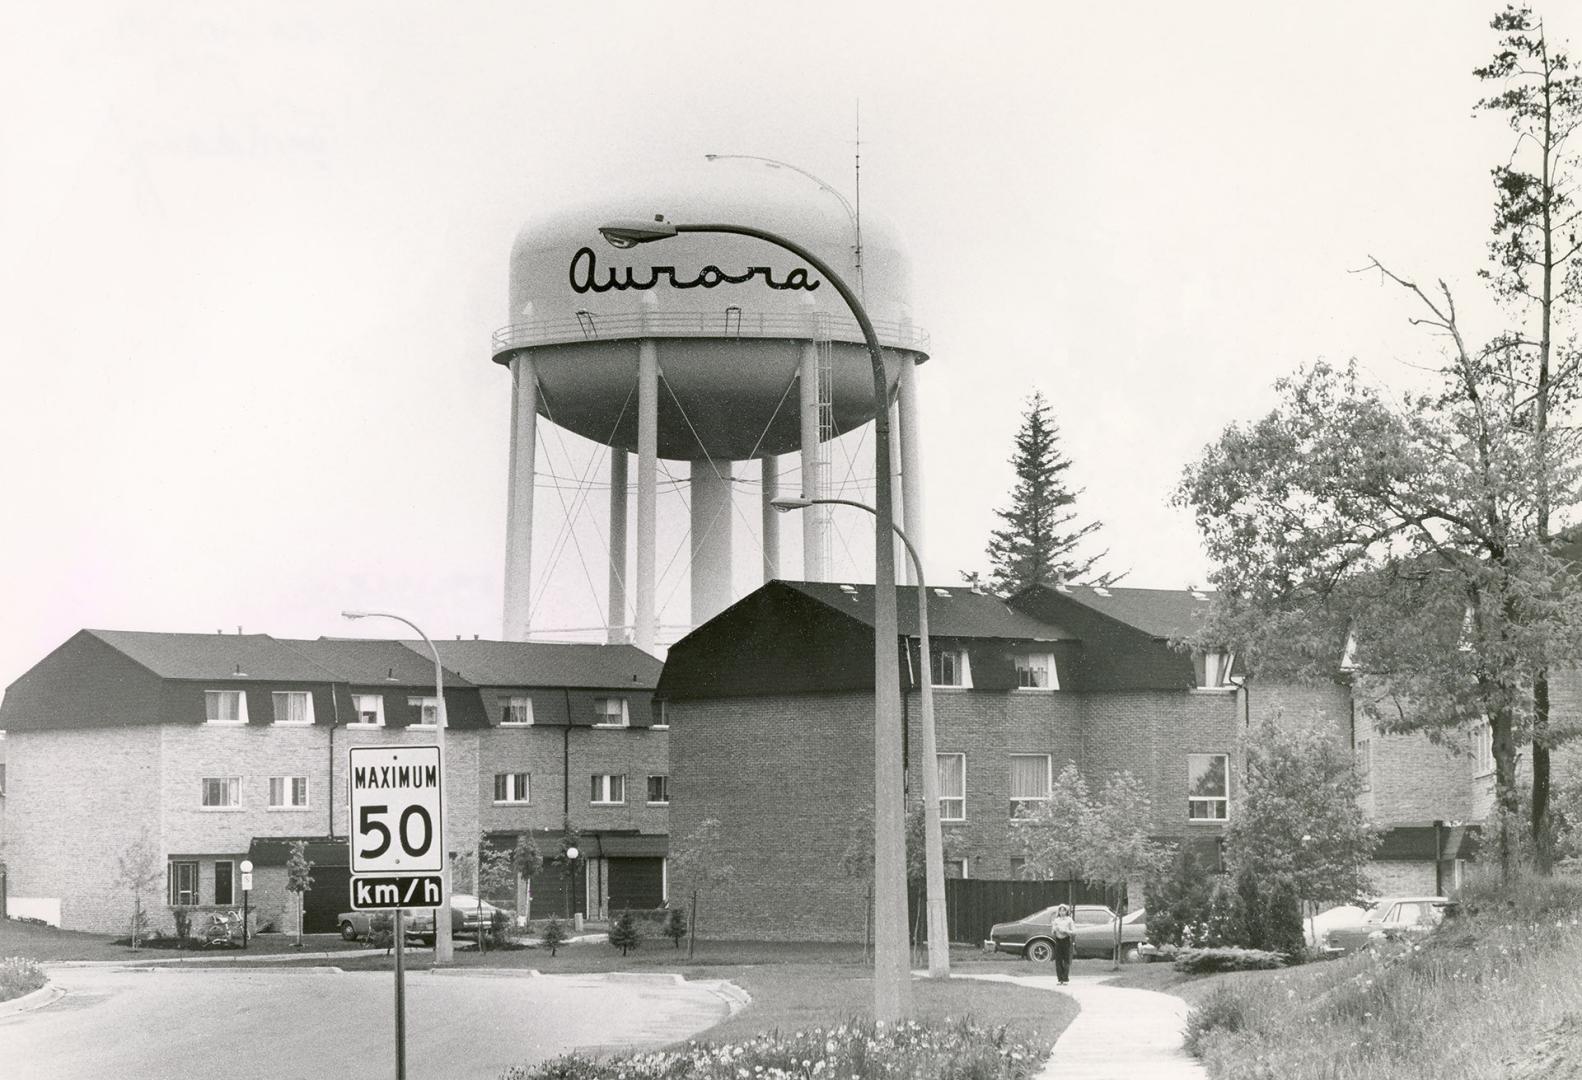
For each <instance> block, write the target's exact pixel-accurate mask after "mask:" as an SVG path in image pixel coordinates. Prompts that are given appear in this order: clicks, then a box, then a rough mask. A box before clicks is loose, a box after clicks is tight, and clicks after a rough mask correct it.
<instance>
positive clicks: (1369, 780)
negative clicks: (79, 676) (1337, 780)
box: [1356, 739, 1373, 791]
mask: <svg viewBox="0 0 1582 1080" xmlns="http://www.w3.org/2000/svg"><path fill="white" fill-rule="evenodd" d="M1356 756H1357V788H1358V790H1360V791H1372V790H1373V740H1372V739H1358V740H1357V751H1356Z"/></svg>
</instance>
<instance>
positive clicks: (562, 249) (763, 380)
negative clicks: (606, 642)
mask: <svg viewBox="0 0 1582 1080" xmlns="http://www.w3.org/2000/svg"><path fill="white" fill-rule="evenodd" d="M656 214H662V215H663V216H664V217H665V218H666V219H667V220H669V221H671V222H675V223H685V224H705V223H726V224H735V225H746V226H751V227H754V228H758V229H763V230H767V231H770V232H774V233H778V234H780V235H782V236H784V237H786V238H788V239H790V240H792V241H794V242H796V243H798V244H800V245H802V246H803V247H806V248H808V249H809V250H811V251H812V252H814V253H815V254H816V255H817V256H818V257H819V258H821V259H823V260H824V261H825V262H827V263H828V264H829V265H830V266H831V267H833V268H834V269H835V270H836V271H837V272H838V273H839V274H840V275H841V276H842V277H843V278H844V279H845V280H846V282H847V283H848V284H849V285H851V286H852V287H853V288H854V289H860V292H861V295H862V297H863V301H864V306H865V307H866V309H867V311H868V315H869V317H870V319H871V320H872V321H873V324H874V327H875V329H876V331H877V332H878V336H879V339H880V341H881V343H882V344H883V345H884V346H885V352H886V367H887V372H888V374H889V380H890V385H891V388H892V393H894V392H895V389H896V387H897V385H898V384H900V390H901V393H902V396H903V397H906V396H907V395H908V394H909V393H910V381H911V373H912V370H913V369H914V368H915V366H916V365H917V364H918V363H921V362H922V361H923V360H924V359H926V356H927V352H926V348H927V342H926V337H925V335H923V334H922V333H921V332H920V331H919V330H918V329H916V328H915V327H914V325H913V323H912V317H911V307H910V298H909V293H908V290H909V280H908V278H909V275H908V267H907V262H906V258H905V256H904V254H903V252H902V250H901V246H900V243H899V241H898V239H897V238H896V236H895V234H894V232H893V231H892V230H891V229H889V228H888V227H887V226H885V225H884V224H883V223H882V222H880V221H878V220H876V219H874V218H873V217H872V216H871V215H867V216H864V218H863V219H862V220H861V222H860V232H859V222H858V221H857V218H856V214H855V212H854V210H853V208H852V207H851V205H850V204H849V203H848V202H847V201H846V200H845V199H844V198H843V197H841V196H840V195H839V194H838V193H837V192H835V191H834V189H832V188H830V187H828V186H827V185H825V184H823V183H822V182H821V181H818V180H816V179H814V178H812V177H811V176H809V175H808V174H806V173H803V172H801V171H800V170H798V169H795V168H793V167H790V166H786V165H783V164H776V163H771V162H766V161H764V160H762V159H721V160H712V161H699V162H698V163H697V165H696V167H693V168H688V169H685V170H680V171H675V172H672V173H668V174H653V175H648V176H644V177H643V178H641V180H639V181H638V182H636V183H635V184H627V185H625V186H624V187H623V188H621V189H619V190H615V189H609V188H606V189H603V190H601V192H600V194H598V195H595V196H592V197H589V198H588V199H586V200H585V201H583V202H582V203H580V204H578V205H575V206H568V207H562V208H554V209H548V210H545V211H544V212H542V213H539V214H537V215H535V216H533V217H532V218H530V219H529V220H528V222H527V223H526V224H525V225H524V226H523V227H522V229H521V230H520V232H519V233H518V235H517V238H516V242H515V244H514V245H513V247H512V250H511V267H510V323H509V325H507V326H505V327H504V328H502V329H500V330H499V331H497V332H496V333H495V335H494V342H493V355H494V360H495V361H496V362H497V363H500V364H503V365H506V366H508V367H509V368H510V369H511V371H512V373H513V384H514V387H515V395H516V396H515V401H514V409H513V438H512V443H513V446H512V481H511V507H510V515H509V516H510V525H509V527H508V537H507V553H506V579H507V580H506V624H505V634H506V636H507V637H512V638H521V637H525V636H526V635H527V632H528V629H529V628H528V626H527V603H528V601H527V592H528V589H529V588H530V585H531V579H530V574H531V554H532V553H531V550H530V549H531V536H532V531H531V521H532V503H533V492H532V477H533V465H534V461H533V458H534V445H533V444H534V439H535V430H536V424H537V417H538V416H540V415H541V416H543V417H544V418H545V419H546V420H548V421H550V422H551V423H554V424H556V425H559V426H560V427H563V428H566V429H568V430H570V431H573V432H576V433H577V434H579V435H582V436H584V437H586V438H588V439H591V440H593V441H595V442H598V443H602V444H605V445H607V446H609V447H611V448H612V454H611V462H612V467H611V474H612V476H611V481H612V488H611V518H612V526H611V532H612V536H611V544H610V548H609V550H610V551H611V552H612V559H614V560H619V561H622V562H624V556H625V550H626V544H625V519H626V497H627V492H626V483H627V477H626V473H627V459H626V453H627V452H631V453H635V454H637V455H638V485H637V486H638V500H637V517H638V530H637V532H638V538H637V553H636V554H637V563H638V566H637V571H638V572H637V574H636V576H635V590H636V605H635V606H636V616H635V618H634V619H633V620H632V622H631V623H628V621H627V618H626V616H625V597H624V595H619V596H617V592H619V593H621V594H624V591H625V590H624V582H625V581H626V578H627V575H626V573H625V568H624V566H616V565H612V566H611V568H610V571H611V572H610V575H609V578H610V583H611V597H610V602H609V618H608V620H607V621H608V623H609V625H610V627H611V631H612V632H611V635H610V636H611V639H612V640H615V639H617V638H620V637H623V636H624V629H623V628H624V627H625V626H627V625H634V626H635V630H636V634H635V637H636V640H637V642H638V644H639V645H644V646H646V647H649V648H652V645H653V637H652V634H653V628H652V622H653V618H654V613H653V607H652V605H653V598H652V590H653V587H654V582H653V580H652V579H653V574H652V552H651V550H645V548H646V549H651V547H652V544H653V537H654V529H653V483H654V476H653V470H654V459H655V458H656V457H657V458H667V459H672V460H678V461H688V462H691V463H692V481H693V490H692V492H691V495H692V498H691V504H692V517H693V539H692V553H693V564H692V575H693V592H692V598H693V610H692V620H693V621H694V622H701V621H703V620H704V619H705V618H707V617H709V616H711V615H712V614H714V613H715V612H716V611H717V610H719V609H720V608H722V607H723V606H725V604H727V603H729V602H730V600H731V599H732V597H731V596H730V595H729V593H730V550H729V533H730V530H729V507H728V501H729V499H730V497H731V495H730V486H729V485H730V480H731V478H732V476H733V473H732V463H733V462H739V461H744V460H746V459H750V458H758V459H762V460H764V461H766V462H768V463H769V464H768V465H767V466H766V467H765V468H764V475H765V477H766V478H768V477H771V476H772V475H773V470H774V466H773V458H774V457H775V456H776V455H780V454H788V453H794V452H800V453H801V454H802V457H803V461H802V465H803V471H804V491H803V494H807V495H809V496H812V497H816V496H818V495H819V494H821V492H820V491H819V490H815V489H816V488H817V487H818V486H819V484H820V483H821V482H824V478H822V477H820V476H819V473H820V469H819V463H818V448H819V444H820V443H821V442H823V441H825V440H828V439H829V438H831V437H834V436H835V435H839V434H842V433H844V432H847V431H850V430H852V429H854V428H857V427H859V426H860V425H862V424H863V423H865V422H867V421H869V420H871V419H872V418H873V416H874V412H875V401H874V386H873V374H872V366H871V362H870V360H869V357H868V354H867V351H866V348H865V346H864V344H863V339H862V333H861V330H860V329H859V327H858V324H857V321H856V319H855V318H853V317H852V314H851V312H850V310H849V308H848V307H847V306H846V304H845V302H844V301H843V300H842V299H841V297H840V294H839V293H838V292H837V291H836V289H835V288H834V287H832V286H831V284H830V283H829V282H827V281H825V280H823V275H822V274H821V273H819V272H818V271H817V270H816V269H815V268H813V267H812V266H810V265H808V264H807V263H806V262H804V261H803V260H802V259H800V258H798V257H797V256H795V255H793V254H791V253H790V252H787V251H785V250H784V249H782V248H779V247H776V246H774V245H772V244H769V243H767V242H765V241H761V240H757V239H754V238H749V237H740V236H731V235H719V234H707V233H683V234H681V235H678V236H675V237H672V238H669V239H666V240H662V241H658V242H654V243H649V244H644V245H641V246H638V247H634V248H629V249H618V248H615V247H612V246H611V245H609V244H608V243H606V242H605V241H604V239H603V238H602V237H601V236H600V234H599V227H600V226H601V225H605V224H608V223H610V222H612V221H620V220H628V221H629V220H633V219H639V220H652V219H653V217H654V216H655V215H656ZM859 243H860V248H859ZM905 406H906V403H905V402H903V415H902V427H904V428H906V429H907V430H909V431H913V432H915V422H914V421H915V416H912V415H909V413H911V412H912V410H908V409H906V407H905ZM902 441H903V446H902V450H903V456H904V457H907V458H910V459H911V460H913V461H915V460H916V454H915V452H909V450H908V448H907V447H906V446H905V441H906V440H905V439H904V438H903V440H902ZM911 451H915V447H913V448H911ZM909 479H910V480H911V483H910V484H908V485H907V486H908V488H909V490H908V491H907V496H908V498H907V502H908V503H915V502H919V501H920V499H918V498H917V497H915V496H914V493H915V492H916V490H917V487H918V485H917V482H916V478H915V477H911V478H909ZM903 483H905V479H903ZM768 497H770V496H769V495H766V496H765V499H766V500H767V498H768ZM721 500H725V502H726V504H727V505H726V510H725V513H726V527H725V528H723V529H721V528H717V527H710V525H709V519H710V515H712V516H713V518H716V519H717V518H718V516H719V513H720V505H721ZM617 504H619V505H617ZM909 509H910V507H909ZM807 513H808V515H809V516H808V521H807V522H805V523H804V529H805V533H804V535H805V538H806V537H807V535H808V530H812V531H814V532H816V531H817V529H819V528H821V527H822V521H823V519H824V515H823V514H819V513H812V512H807ZM906 517H907V520H908V522H911V521H912V520H913V519H914V517H915V515H914V514H912V513H908V514H907V515H906ZM700 519H702V525H703V529H702V531H703V533H704V534H705V535H702V536H700V535H699V525H700ZM765 522H766V528H771V527H772V518H771V516H770V515H768V514H766V515H765ZM617 528H619V531H620V535H619V536H617V535H615V533H616V531H617ZM768 539H769V538H768V537H767V536H766V546H767V541H768ZM722 540H723V548H722ZM617 541H618V543H617ZM813 542H814V544H815V545H817V544H818V542H819V541H818V539H817V538H816V537H815V538H814V540H813ZM766 569H769V568H767V567H766ZM819 569H820V568H816V567H805V568H804V576H808V577H819V576H822V574H821V573H819V572H818V570H819ZM645 579H646V580H645ZM700 609H701V610H700ZM618 631H619V633H618Z"/></svg>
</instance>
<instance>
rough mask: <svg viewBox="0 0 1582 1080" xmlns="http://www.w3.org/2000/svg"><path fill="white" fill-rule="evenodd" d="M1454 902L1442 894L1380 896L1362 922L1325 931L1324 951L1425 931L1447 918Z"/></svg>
mask: <svg viewBox="0 0 1582 1080" xmlns="http://www.w3.org/2000/svg"><path fill="white" fill-rule="evenodd" d="M1451 903H1452V901H1450V900H1448V899H1446V898H1445V897H1443V896H1381V897H1380V898H1379V899H1377V900H1375V901H1373V903H1371V904H1370V905H1369V906H1368V912H1367V914H1366V915H1365V916H1364V917H1363V920H1362V921H1361V922H1360V923H1357V924H1356V925H1355V926H1340V927H1335V928H1333V929H1331V930H1329V931H1328V932H1327V933H1325V934H1324V937H1323V942H1324V951H1325V952H1326V953H1328V954H1329V955H1331V956H1343V955H1345V954H1346V953H1350V952H1355V951H1357V950H1358V949H1361V948H1365V947H1366V946H1367V945H1368V944H1370V943H1371V942H1373V941H1378V940H1381V939H1383V938H1385V937H1387V936H1390V935H1392V934H1396V933H1401V934H1426V933H1428V931H1430V930H1432V929H1433V928H1434V927H1436V926H1438V925H1439V923H1440V921H1441V920H1442V919H1444V917H1445V912H1446V911H1447V910H1448V909H1449V908H1450V906H1451Z"/></svg>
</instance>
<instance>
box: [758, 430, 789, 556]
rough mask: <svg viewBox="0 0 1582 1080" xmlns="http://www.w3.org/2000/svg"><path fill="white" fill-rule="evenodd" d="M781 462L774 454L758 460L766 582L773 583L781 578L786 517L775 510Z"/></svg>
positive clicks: (778, 492)
mask: <svg viewBox="0 0 1582 1080" xmlns="http://www.w3.org/2000/svg"><path fill="white" fill-rule="evenodd" d="M779 466H780V461H779V459H778V458H776V457H775V455H773V454H767V455H765V456H764V457H761V458H759V459H758V467H759V469H760V470H761V471H760V473H759V475H760V476H761V477H762V479H763V489H764V490H763V505H762V508H761V509H762V514H761V517H762V521H763V534H764V536H763V547H764V581H766V582H767V581H773V580H774V579H775V578H777V577H779V576H780V519H781V518H782V517H784V516H785V515H784V514H782V513H780V511H778V510H776V509H775V508H774V500H775V499H776V498H777V497H778V496H779V494H780V473H779V472H778V469H779Z"/></svg>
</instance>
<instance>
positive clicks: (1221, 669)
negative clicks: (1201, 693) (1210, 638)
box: [1198, 649, 1236, 690]
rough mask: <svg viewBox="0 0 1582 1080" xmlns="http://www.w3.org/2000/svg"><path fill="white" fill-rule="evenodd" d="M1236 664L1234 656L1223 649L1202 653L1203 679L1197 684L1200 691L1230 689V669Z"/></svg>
mask: <svg viewBox="0 0 1582 1080" xmlns="http://www.w3.org/2000/svg"><path fill="white" fill-rule="evenodd" d="M1235 662H1236V654H1235V653H1229V652H1226V651H1225V650H1223V649H1209V650H1208V651H1207V652H1205V653H1203V678H1202V681H1201V682H1199V683H1198V688H1199V689H1202V690H1226V689H1230V688H1231V686H1232V683H1231V681H1230V668H1231V665H1232V664H1233V663H1235Z"/></svg>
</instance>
